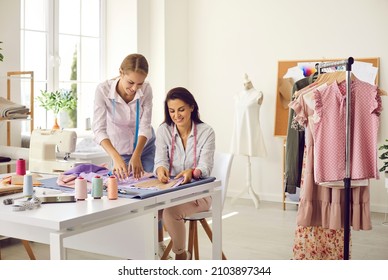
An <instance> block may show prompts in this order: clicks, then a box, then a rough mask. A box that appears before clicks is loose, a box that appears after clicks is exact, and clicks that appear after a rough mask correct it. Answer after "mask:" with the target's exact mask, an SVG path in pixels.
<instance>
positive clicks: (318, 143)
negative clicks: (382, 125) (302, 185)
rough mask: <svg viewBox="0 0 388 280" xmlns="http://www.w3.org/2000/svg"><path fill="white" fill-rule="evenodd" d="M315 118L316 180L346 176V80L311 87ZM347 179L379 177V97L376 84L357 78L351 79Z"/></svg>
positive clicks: (323, 180)
mask: <svg viewBox="0 0 388 280" xmlns="http://www.w3.org/2000/svg"><path fill="white" fill-rule="evenodd" d="M314 97H315V101H316V113H317V115H318V116H319V121H318V122H317V123H316V124H315V126H316V129H315V131H314V139H315V144H314V153H315V155H314V167H315V169H314V171H315V174H314V175H315V180H316V182H327V181H337V180H341V179H343V178H345V177H346V174H345V146H346V121H345V120H346V82H345V81H343V82H341V83H340V84H337V83H335V82H334V83H332V84H331V85H329V86H328V87H326V88H325V89H322V90H316V91H315V96H314ZM351 101H352V102H351V127H350V134H351V157H350V162H351V165H350V167H351V170H350V173H351V174H350V175H351V179H356V180H359V179H371V178H376V179H378V178H379V173H378V167H377V153H376V150H377V135H378V128H379V115H380V111H381V98H380V96H379V95H378V92H377V87H376V86H374V85H371V84H369V83H366V82H362V81H360V80H358V79H357V78H355V77H354V78H353V80H352V82H351Z"/></svg>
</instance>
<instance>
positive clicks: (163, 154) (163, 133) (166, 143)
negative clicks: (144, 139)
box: [154, 123, 171, 175]
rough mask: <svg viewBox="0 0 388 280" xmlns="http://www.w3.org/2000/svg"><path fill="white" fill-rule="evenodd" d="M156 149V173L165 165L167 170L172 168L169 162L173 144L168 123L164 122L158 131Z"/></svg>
mask: <svg viewBox="0 0 388 280" xmlns="http://www.w3.org/2000/svg"><path fill="white" fill-rule="evenodd" d="M155 145H156V151H155V164H154V174H155V175H156V170H157V169H158V168H159V167H161V166H162V167H164V168H166V169H167V170H169V168H170V166H169V165H170V163H169V150H170V146H171V131H170V130H169V129H168V126H167V124H165V123H164V124H162V125H160V126H159V127H158V129H157V131H156V141H155Z"/></svg>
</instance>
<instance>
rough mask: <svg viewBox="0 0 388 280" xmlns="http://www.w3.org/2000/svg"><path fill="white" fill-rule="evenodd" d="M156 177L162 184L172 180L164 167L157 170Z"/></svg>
mask: <svg viewBox="0 0 388 280" xmlns="http://www.w3.org/2000/svg"><path fill="white" fill-rule="evenodd" d="M156 175H157V176H158V180H159V181H160V182H161V183H164V184H166V183H168V181H169V180H170V177H169V176H168V170H167V169H166V168H164V167H163V166H160V167H158V169H157V170H156Z"/></svg>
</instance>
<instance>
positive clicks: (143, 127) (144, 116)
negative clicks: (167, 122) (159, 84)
mask: <svg viewBox="0 0 388 280" xmlns="http://www.w3.org/2000/svg"><path fill="white" fill-rule="evenodd" d="M142 92H143V96H142V98H141V101H140V106H141V110H140V111H141V116H140V123H139V135H143V136H144V137H146V138H147V140H149V139H151V137H152V128H151V120H152V105H153V104H152V99H153V94H152V88H151V85H150V84H149V83H146V84H145V85H144V88H143V89H142Z"/></svg>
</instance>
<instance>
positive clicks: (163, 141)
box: [154, 123, 215, 177]
mask: <svg viewBox="0 0 388 280" xmlns="http://www.w3.org/2000/svg"><path fill="white" fill-rule="evenodd" d="M173 125H174V126H175V124H173ZM196 126H197V140H196V142H197V148H196V150H197V155H196V157H197V166H196V168H197V169H199V170H201V173H202V177H209V176H210V172H211V170H212V168H213V162H214V151H215V133H214V130H213V129H212V128H211V127H210V126H209V125H207V124H205V123H199V124H196ZM193 129H194V125H193V126H192V130H191V132H190V135H189V137H188V139H187V144H186V149H185V148H184V146H183V142H182V139H181V137H180V136H179V133H178V129H177V128H176V126H175V128H174V135H172V131H173V129H172V126H168V125H167V124H166V123H163V124H162V125H160V126H159V128H158V130H157V133H156V154H155V166H154V173H155V175H156V170H157V169H158V168H159V167H160V166H163V167H165V168H166V169H167V170H169V168H170V155H171V149H172V147H171V143H172V137H174V138H175V141H174V142H175V147H174V149H175V150H174V158H173V166H172V169H171V170H170V175H171V176H175V175H177V174H178V173H180V172H181V171H183V170H186V169H189V168H193V166H194V130H193Z"/></svg>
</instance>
